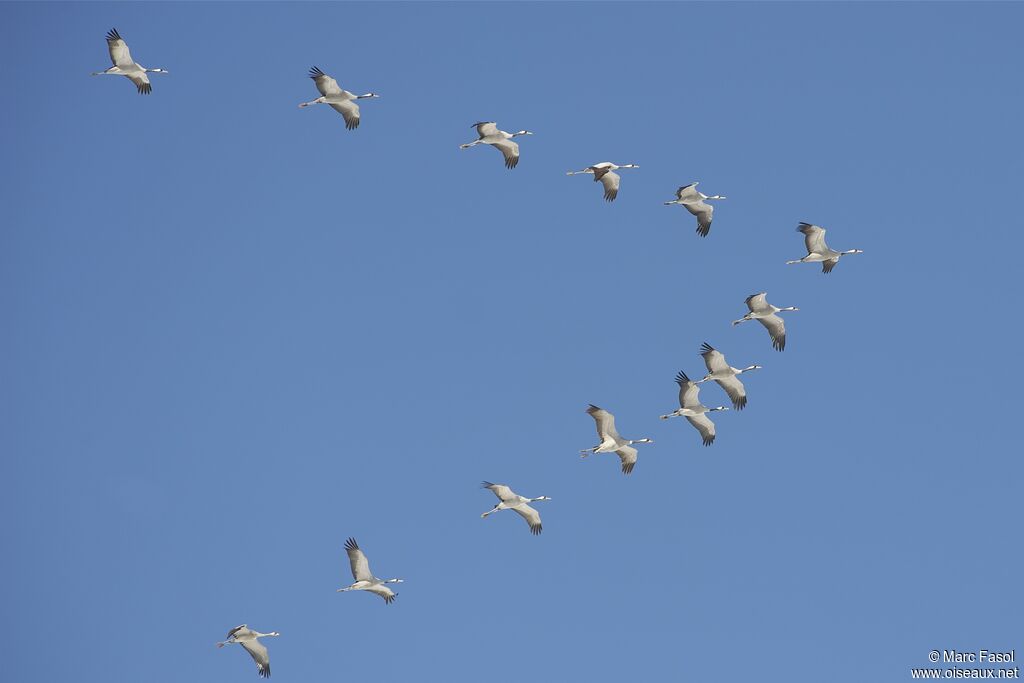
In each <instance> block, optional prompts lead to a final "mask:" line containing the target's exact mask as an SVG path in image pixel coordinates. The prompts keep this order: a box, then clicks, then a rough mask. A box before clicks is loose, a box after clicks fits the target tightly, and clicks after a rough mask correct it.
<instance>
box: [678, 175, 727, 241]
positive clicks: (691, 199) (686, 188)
mask: <svg viewBox="0 0 1024 683" xmlns="http://www.w3.org/2000/svg"><path fill="white" fill-rule="evenodd" d="M699 184H700V183H690V184H689V185H683V186H682V187H680V188H679V189H678V190H676V198H675V199H673V200H672V201H670V202H665V205H666V206H671V205H672V204H679V205H680V206H682V207H683V208H684V209H686V210H687V211H689V212H690V213H692V214H693V215H694V216H695V217H696V218H697V234H698V235H700V236H701V237H707V236H708V233H709V232H711V220H712V215H713V214H714V212H715V207H714V206H712V205H711V204H707V203H705V201H704V200H705V199H725V197H724V196H723V195H719V194H715V195H706V194H704V193H703V192H700V191H699V190H697V185H699Z"/></svg>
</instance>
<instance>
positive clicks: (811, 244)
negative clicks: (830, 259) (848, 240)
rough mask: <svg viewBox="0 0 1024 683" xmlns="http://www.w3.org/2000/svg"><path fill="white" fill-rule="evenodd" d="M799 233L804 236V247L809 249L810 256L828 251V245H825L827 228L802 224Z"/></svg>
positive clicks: (798, 228) (798, 229) (798, 227)
mask: <svg viewBox="0 0 1024 683" xmlns="http://www.w3.org/2000/svg"><path fill="white" fill-rule="evenodd" d="M797 232H802V233H803V234H804V246H806V247H807V253H808V254H824V253H825V252H827V251H828V245H827V244H825V228H823V227H821V226H820V225H811V224H810V223H801V224H800V225H799V226H797Z"/></svg>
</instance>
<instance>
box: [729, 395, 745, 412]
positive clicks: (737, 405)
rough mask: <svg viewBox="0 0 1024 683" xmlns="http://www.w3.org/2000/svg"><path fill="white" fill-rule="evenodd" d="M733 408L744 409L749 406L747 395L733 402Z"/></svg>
mask: <svg viewBox="0 0 1024 683" xmlns="http://www.w3.org/2000/svg"><path fill="white" fill-rule="evenodd" d="M732 407H733V410H743V409H744V408H746V407H747V397H746V396H741V397H739V398H738V399H736V400H735V401H733V402H732Z"/></svg>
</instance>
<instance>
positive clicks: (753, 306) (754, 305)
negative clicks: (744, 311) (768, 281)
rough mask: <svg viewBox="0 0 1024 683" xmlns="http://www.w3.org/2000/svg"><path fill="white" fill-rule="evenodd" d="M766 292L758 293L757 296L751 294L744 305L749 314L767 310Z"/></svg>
mask: <svg viewBox="0 0 1024 683" xmlns="http://www.w3.org/2000/svg"><path fill="white" fill-rule="evenodd" d="M767 294H768V293H767V292H758V293H757V294H751V295H750V296H748V297H747V298H746V299H744V300H743V301H744V303H745V304H747V308H749V309H750V312H751V313H758V312H760V311H764V310H767V309H768V299H767Z"/></svg>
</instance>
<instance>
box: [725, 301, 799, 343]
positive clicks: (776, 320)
mask: <svg viewBox="0 0 1024 683" xmlns="http://www.w3.org/2000/svg"><path fill="white" fill-rule="evenodd" d="M766 294H767V292H759V293H757V294H751V295H750V296H748V297H747V298H746V299H744V301H745V302H746V304H747V308H749V309H750V313H747V314H746V315H745V316H743V317H742V318H740V319H739V320H733V321H732V324H733V325H739V324H740V323H745V322H746V321H748V320H756V321H758V322H759V323H761V324H762V325H764V327H765V329H766V330H768V336H770V337H771V338H772V346H773V347H775V350H776V351H783V350H785V348H786V323H785V322H783V321H782V318H780V317H779V316H777V315H776V313H778V312H780V311H799V310H800V309H799V308H797V307H796V306H787V307H786V308H779V307H778V306H772V305H771V304H770V303H768V300H767V299H766V298H765V295H766Z"/></svg>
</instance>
